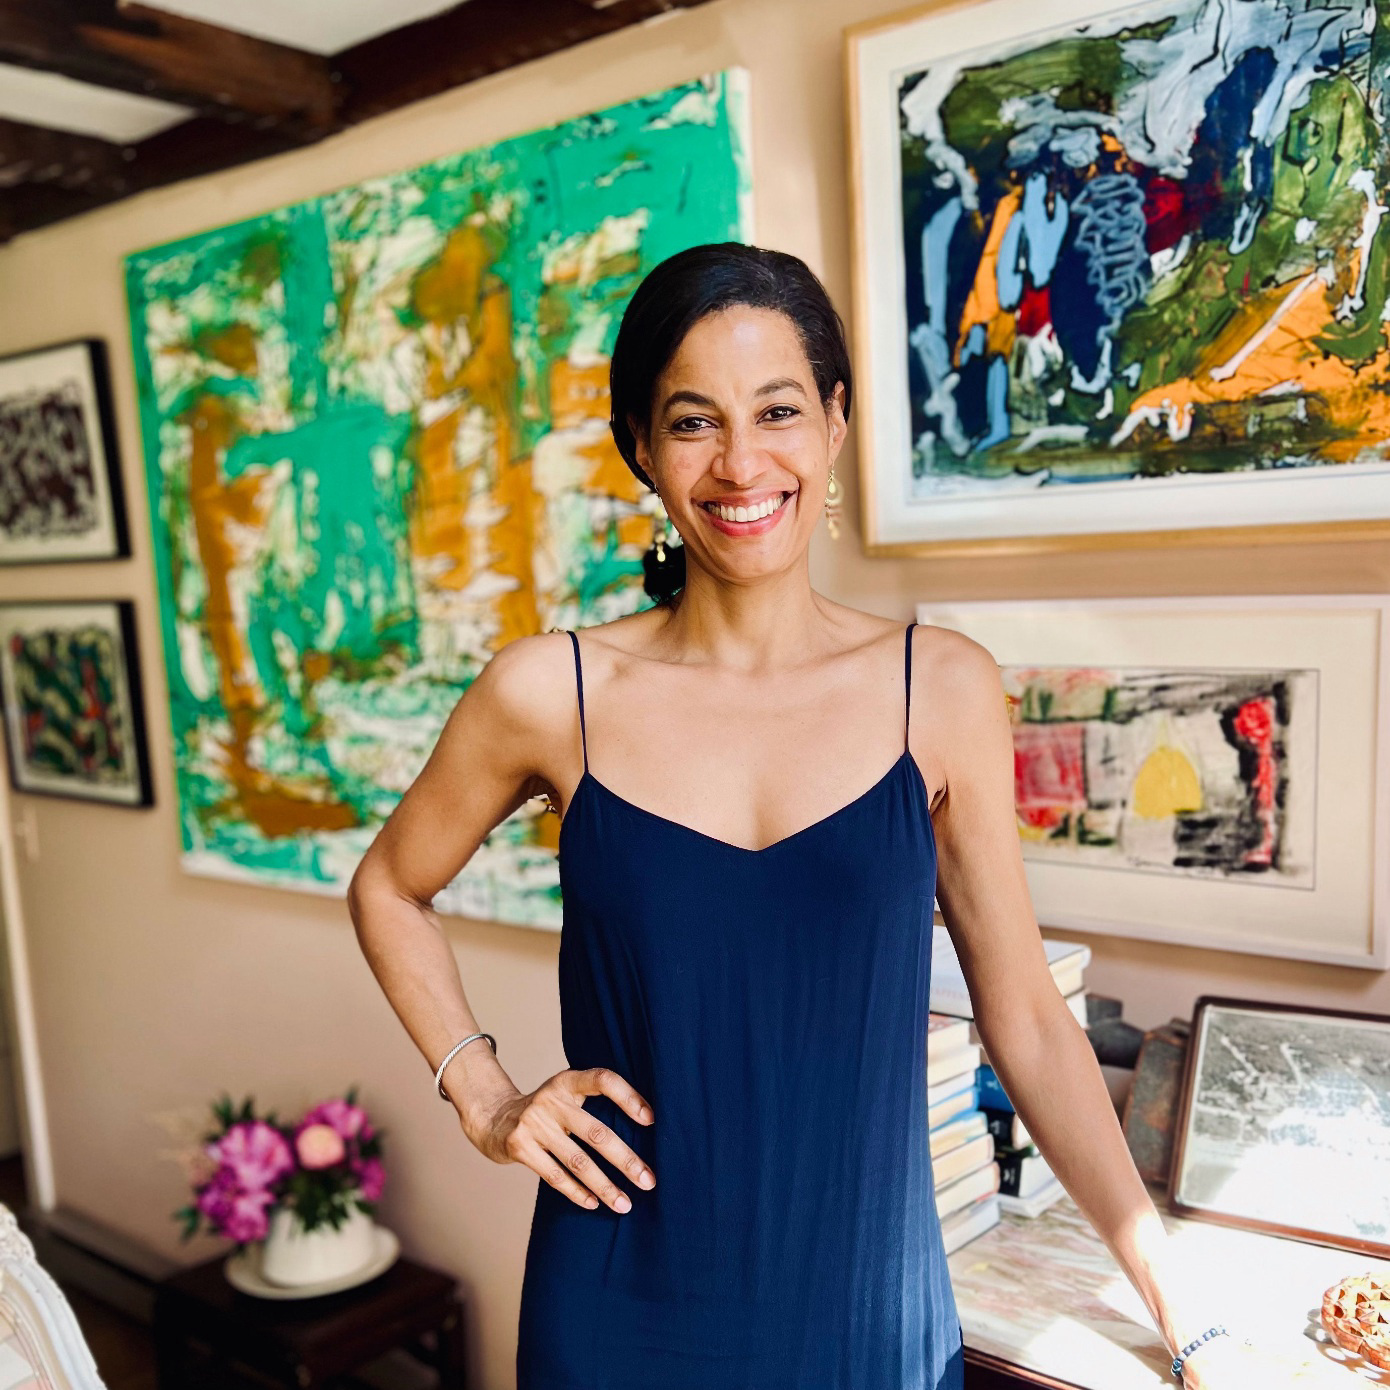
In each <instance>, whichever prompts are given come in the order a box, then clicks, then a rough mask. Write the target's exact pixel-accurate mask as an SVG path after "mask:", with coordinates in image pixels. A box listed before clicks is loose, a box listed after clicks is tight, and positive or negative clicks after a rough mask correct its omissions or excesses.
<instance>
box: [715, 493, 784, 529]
mask: <svg viewBox="0 0 1390 1390" xmlns="http://www.w3.org/2000/svg"><path fill="white" fill-rule="evenodd" d="M795 496H796V493H795V492H765V493H763V495H762V496H761V497H758V496H745V497H739V498H727V499H725V498H716V497H712V498H710V499H709V500H708V501H705V502H700V503H698V504H697V505H698V506H699V509H700V511H701V512H703V513H704V515H705V516H706V517H707V518H708V519H709V523H710V525H711V526H713V527H714V529H715V530H716V531H721V532H723V534H724V535H726V536H760V535H762V534H763V533H764V532H766V531H770V530H772V528H773V527H774V526H776V525H777V523H778V522H779V521H781V519H782V517H783V515H785V513H786V512H787V511H788V510H789V508H788V506H787V504H788V503H789V502H790V501H791V500H792V498H793V497H795Z"/></svg>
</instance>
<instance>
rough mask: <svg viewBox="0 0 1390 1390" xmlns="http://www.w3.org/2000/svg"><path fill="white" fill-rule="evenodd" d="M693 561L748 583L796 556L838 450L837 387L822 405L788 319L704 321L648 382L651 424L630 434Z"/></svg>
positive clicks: (750, 316)
mask: <svg viewBox="0 0 1390 1390" xmlns="http://www.w3.org/2000/svg"><path fill="white" fill-rule="evenodd" d="M634 433H635V435H636V439H637V461H638V463H640V464H641V465H642V468H643V470H644V471H645V472H646V474H647V476H648V477H649V478H651V480H652V481H653V482H654V483H655V484H656V489H657V492H658V493H659V494H660V495H661V500H662V502H663V503H664V504H665V506H666V511H667V514H668V515H669V516H670V518H671V520H672V522H673V523H674V524H675V527H676V530H677V531H679V532H680V534H681V538H682V539H683V540H684V541H685V544H686V547H687V563H689V561H690V560H694V561H695V562H696V563H697V564H699V565H700V567H701V568H702V569H704V570H706V571H708V572H709V573H710V574H711V575H713V576H715V577H716V578H720V579H723V580H726V581H729V582H734V583H738V582H745V583H746V582H748V581H752V580H757V579H761V578H765V577H766V576H768V575H771V574H776V573H779V572H781V571H782V570H785V569H787V568H788V567H790V566H791V565H793V564H796V563H798V562H799V561H800V559H801V557H802V556H803V555H804V554H805V551H806V547H807V546H808V544H809V543H810V539H811V531H812V529H813V528H814V527H815V524H816V521H817V519H818V518H819V517H820V514H821V510H822V507H823V505H824V502H825V489H826V482H827V479H828V477H829V473H830V468H831V465H832V464H833V463H834V462H835V458H836V456H837V455H838V454H839V452H840V446H841V445H842V444H843V443H844V439H845V433H846V425H845V417H844V386H843V384H842V383H840V382H837V383H836V384H835V393H834V396H833V398H832V400H831V402H830V405H829V406H828V407H827V406H825V405H822V403H821V400H820V396H819V394H818V392H817V390H816V382H815V377H814V375H813V374H812V372H811V364H810V362H808V361H807V359H806V352H805V349H804V348H803V347H802V346H801V338H800V335H799V334H798V333H797V330H796V326H795V324H793V323H792V321H791V319H789V318H788V317H787V316H786V315H785V314H782V313H778V312H777V311H776V310H774V309H751V308H748V307H747V306H744V305H739V306H735V307H733V308H730V309H723V310H720V311H719V312H718V313H714V314H708V315H706V316H705V317H704V318H702V319H701V320H700V321H699V322H698V323H697V324H696V325H695V326H694V327H693V328H692V329H691V330H690V331H689V332H688V333H687V334H686V335H685V338H684V340H683V341H682V342H681V345H680V347H679V348H678V349H677V350H676V353H675V355H674V356H673V357H672V359H671V361H670V362H669V363H668V364H667V366H666V369H665V371H663V372H662V373H661V375H660V377H658V378H657V382H656V388H655V390H654V391H653V392H652V415H651V427H650V430H649V431H648V432H647V433H646V434H645V436H644V434H643V431H642V430H641V429H640V427H639V428H637V429H636V430H635V431H634Z"/></svg>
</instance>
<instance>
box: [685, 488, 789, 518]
mask: <svg viewBox="0 0 1390 1390" xmlns="http://www.w3.org/2000/svg"><path fill="white" fill-rule="evenodd" d="M790 496H791V493H789V492H779V493H778V494H777V495H776V496H775V497H768V498H765V499H764V500H763V501H761V502H758V503H756V504H755V505H754V506H751V507H729V506H725V505H724V503H722V502H702V503H701V504H700V505H701V506H702V507H703V508H704V509H705V510H706V511H707V512H709V514H710V515H711V516H717V517H718V518H719V519H720V521H761V520H762V519H763V517H765V516H771V515H772V513H773V512H775V511H777V510H778V508H780V507H781V505H782V504H783V503H784V502H785V501H786V500H787V498H788V497H790Z"/></svg>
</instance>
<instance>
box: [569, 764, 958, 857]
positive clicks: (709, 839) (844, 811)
mask: <svg viewBox="0 0 1390 1390" xmlns="http://www.w3.org/2000/svg"><path fill="white" fill-rule="evenodd" d="M904 762H910V763H911V764H912V766H913V768H915V769H916V772H917V776H916V778H915V780H916V782H917V784H918V785H919V786H920V788H921V790H922V795H923V796H924V797H925V796H926V794H927V784H926V781H925V779H924V778H923V777H922V769H921V768H920V767H917V760H916V759H915V758H913V756H912V753H911V751H910V750H909V749H906V748H904V749H903V751H902V752H901V753H899V754H898V757H897V759H896V761H895V762H894V763H893V765H892V767H890V768H889V769H888V770H887V771H886V772H885V773H884V774H883V776H882V777H880V778H879V779H878V781H877V782H875V783H874V784H873V786H871V787H868V788H866V789H865V790H864V791H862V792H860V793H859V795H858V796H856V797H855V798H854V799H853V800H851V801H847V802H845V804H844V805H843V806H838V807H836V809H835V810H833V811H831V812H829V813H828V814H826V815H824V816H821V817H820V819H819V820H814V821H812V822H811V823H810V825H803V826H802V827H801V829H800V830H793V831H792V832H791V833H790V834H788V835H783V836H782V838H781V839H780V840H773V841H772V843H771V844H767V845H758V846H756V847H754V846H749V845H736V844H734V843H733V841H732V840H721V839H720V838H719V836H718V835H710V834H708V833H707V832H706V831H703V830H697V829H696V828H695V827H694V826H693V825H686V824H685V822H684V821H678V820H672V819H671V818H670V817H669V816H663V815H661V814H660V812H657V811H649V810H648V809H647V808H646V807H645V806H639V805H638V804H637V803H636V802H635V801H629V800H628V799H627V797H625V796H620V795H619V794H618V793H617V792H615V791H614V790H613V789H612V788H611V787H609V786H607V785H605V784H604V783H603V782H600V781H599V779H598V778H597V777H595V776H594V774H593V773H592V772H590V771H589V769H588V767H585V769H584V771H583V773H582V774H581V776H580V778H579V781H578V782H577V783H576V784H575V789H574V792H573V794H572V795H571V796H570V802H569V805H568V806H567V807H565V814H564V816H563V817H561V820H560V832H559V833H560V839H561V841H563V839H564V834H565V826H566V825H568V824H569V819H570V816H572V815H573V814H574V807H575V803H576V802H577V801H578V800H579V794H580V789H581V788H582V787H583V786H584V784H585V783H586V782H587V783H589V784H591V785H592V786H594V787H595V788H597V789H598V790H599V791H600V792H602V793H603V794H604V795H605V796H606V797H608V798H609V799H610V800H611V801H616V802H617V803H618V804H619V805H620V806H623V807H626V808H627V809H628V810H629V811H632V812H634V813H635V814H636V815H639V816H643V817H645V818H646V819H647V820H650V821H655V822H656V823H657V824H659V825H665V826H670V827H671V828H672V829H674V830H678V831H680V832H681V833H682V834H684V835H690V836H693V837H694V838H695V839H697V840H703V841H704V842H705V843H706V844H711V845H720V846H722V847H723V848H724V849H727V850H733V851H734V853H736V854H743V855H749V856H756V855H760V854H767V853H769V852H770V851H772V850H775V849H781V848H782V846H783V845H788V844H791V843H792V842H793V841H794V840H799V839H801V838H802V837H803V836H804V835H809V834H810V833H811V832H812V831H813V830H820V829H822V828H824V827H825V826H828V825H830V824H831V823H832V822H834V821H836V820H838V819H839V818H840V817H841V816H844V815H848V814H849V812H850V811H852V810H854V809H855V808H856V807H858V806H861V805H862V804H863V803H864V802H865V801H867V800H868V799H869V798H870V797H871V796H873V795H874V793H875V792H877V791H879V790H880V789H881V788H882V787H884V786H885V785H886V784H887V783H888V781H889V780H890V779H891V778H892V777H893V776H894V775H895V774H896V773H897V771H898V769H899V768H901V767H902V765H903V764H904ZM927 824H928V825H929V826H930V825H931V807H930V805H928V806H927Z"/></svg>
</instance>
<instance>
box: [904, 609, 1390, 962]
mask: <svg viewBox="0 0 1390 1390" xmlns="http://www.w3.org/2000/svg"><path fill="white" fill-rule="evenodd" d="M918 619H919V620H920V621H922V622H925V623H934V624H937V625H939V626H942V627H948V628H953V629H955V630H957V631H960V632H963V633H964V634H965V635H966V636H968V637H970V638H972V639H974V640H975V641H977V642H979V643H980V644H981V645H983V646H984V647H985V648H987V649H988V650H989V652H990V653H991V655H992V656H993V657H994V659H995V661H996V662H997V663H998V664H999V667H1000V672H1001V676H1002V680H1003V685H1004V693H1005V697H1006V700H1007V702H1008V705H1009V716H1010V722H1011V726H1012V731H1013V742H1014V799H1015V811H1016V815H1017V822H1018V833H1019V838H1020V841H1021V843H1022V848H1023V858H1024V864H1025V867H1026V871H1027V875H1028V886H1029V889H1030V892H1031V895H1032V899H1033V906H1034V909H1035V910H1036V913H1037V917H1038V921H1039V923H1041V924H1042V925H1044V926H1056V927H1072V928H1075V929H1078V930H1082V931H1093V932H1104V933H1109V934H1112V935H1118V936H1129V937H1137V938H1140V939H1144V940H1151V941H1168V942H1174V943H1180V944H1184V945H1190V946H1206V947H1211V948H1215V949H1220V950H1226V951H1245V952H1249V953H1252V954H1256V955H1266V956H1283V957H1287V958H1291V959H1296V960H1313V961H1327V962H1332V963H1335V964H1340V965H1356V966H1363V967H1366V968H1370V969H1377V970H1383V969H1385V968H1386V967H1387V966H1388V965H1390V920H1388V917H1387V914H1390V856H1387V855H1386V854H1385V852H1384V845H1385V842H1386V837H1387V834H1390V598H1387V597H1386V596H1384V595H1378V594H1371V595H1365V594H1354V595H1307V596H1305V595H1299V596H1292V597H1290V596H1279V595H1269V596H1261V597H1220V598H1147V599H1077V600H1038V601H1020V602H987V603H946V602H943V603H923V604H921V605H920V606H919V608H918Z"/></svg>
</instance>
